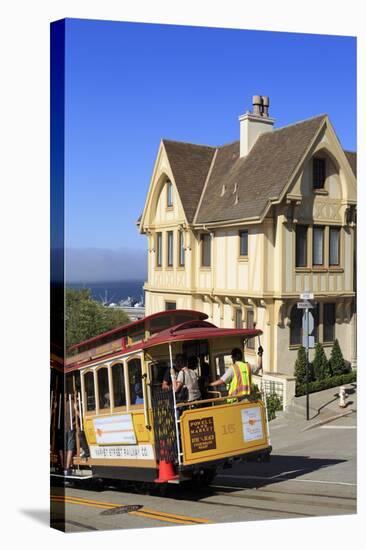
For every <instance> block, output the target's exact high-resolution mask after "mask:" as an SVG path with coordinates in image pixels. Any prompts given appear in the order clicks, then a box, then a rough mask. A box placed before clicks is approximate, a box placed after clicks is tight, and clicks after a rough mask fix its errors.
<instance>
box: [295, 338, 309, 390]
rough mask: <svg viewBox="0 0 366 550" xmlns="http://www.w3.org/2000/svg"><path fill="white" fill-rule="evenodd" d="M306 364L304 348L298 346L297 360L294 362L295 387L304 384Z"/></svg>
mask: <svg viewBox="0 0 366 550" xmlns="http://www.w3.org/2000/svg"><path fill="white" fill-rule="evenodd" d="M306 363H307V360H306V351H305V348H304V346H300V347H299V350H298V352H297V359H296V361H295V377H296V385H297V386H300V385H301V384H305V383H306Z"/></svg>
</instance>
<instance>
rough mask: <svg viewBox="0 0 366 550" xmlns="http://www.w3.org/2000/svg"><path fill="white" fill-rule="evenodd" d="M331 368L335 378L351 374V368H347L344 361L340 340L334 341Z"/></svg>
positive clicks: (330, 360)
mask: <svg viewBox="0 0 366 550" xmlns="http://www.w3.org/2000/svg"><path fill="white" fill-rule="evenodd" d="M329 366H330V368H331V370H332V373H333V375H334V376H337V375H339V374H345V373H347V372H349V368H348V367H347V366H346V363H345V361H344V358H343V354H342V351H341V348H340V345H339V342H338V340H335V341H334V344H333V347H332V352H331V354H330V359H329Z"/></svg>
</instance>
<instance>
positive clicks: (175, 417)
mask: <svg viewBox="0 0 366 550" xmlns="http://www.w3.org/2000/svg"><path fill="white" fill-rule="evenodd" d="M169 358H170V370H172V369H174V367H173V355H172V345H171V343H170V342H169ZM172 391H173V403H174V419H175V431H176V434H177V451H178V464H179V466H180V464H181V460H180V441H179V430H178V415H177V401H176V399H175V390H174V384H173V377H172Z"/></svg>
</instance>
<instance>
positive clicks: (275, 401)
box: [266, 393, 283, 421]
mask: <svg viewBox="0 0 366 550" xmlns="http://www.w3.org/2000/svg"><path fill="white" fill-rule="evenodd" d="M266 401H267V415H268V420H269V421H270V420H273V419H274V418H276V411H282V409H283V407H282V402H281V399H280V398H279V397H278V395H277V394H276V393H271V394H270V395H267V399H266Z"/></svg>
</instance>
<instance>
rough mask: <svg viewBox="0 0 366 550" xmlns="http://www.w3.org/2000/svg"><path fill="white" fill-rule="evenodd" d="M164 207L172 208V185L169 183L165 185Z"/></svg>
mask: <svg viewBox="0 0 366 550" xmlns="http://www.w3.org/2000/svg"><path fill="white" fill-rule="evenodd" d="M166 205H167V207H168V208H171V207H172V206H173V184H172V182H171V181H168V182H167V184H166Z"/></svg>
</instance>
